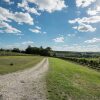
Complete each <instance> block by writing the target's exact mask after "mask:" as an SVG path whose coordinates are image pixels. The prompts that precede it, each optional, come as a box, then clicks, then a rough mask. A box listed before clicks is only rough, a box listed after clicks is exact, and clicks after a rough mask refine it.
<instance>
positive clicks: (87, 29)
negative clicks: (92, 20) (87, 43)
mask: <svg viewBox="0 0 100 100" xmlns="http://www.w3.org/2000/svg"><path fill="white" fill-rule="evenodd" d="M73 28H74V29H76V30H78V31H80V32H94V31H95V30H96V28H94V27H92V26H91V25H86V24H80V25H79V26H75V27H73Z"/></svg>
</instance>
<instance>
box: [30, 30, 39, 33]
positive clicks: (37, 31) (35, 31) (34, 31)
mask: <svg viewBox="0 0 100 100" xmlns="http://www.w3.org/2000/svg"><path fill="white" fill-rule="evenodd" d="M29 30H30V31H31V32H33V33H41V31H40V30H39V29H29Z"/></svg>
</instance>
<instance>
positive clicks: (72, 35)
mask: <svg viewBox="0 0 100 100" xmlns="http://www.w3.org/2000/svg"><path fill="white" fill-rule="evenodd" d="M67 36H68V37H74V36H75V34H67Z"/></svg>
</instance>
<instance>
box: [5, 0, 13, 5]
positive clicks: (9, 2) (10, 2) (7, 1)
mask: <svg viewBox="0 0 100 100" xmlns="http://www.w3.org/2000/svg"><path fill="white" fill-rule="evenodd" d="M3 1H4V2H6V3H8V4H14V2H12V1H11V0H3Z"/></svg>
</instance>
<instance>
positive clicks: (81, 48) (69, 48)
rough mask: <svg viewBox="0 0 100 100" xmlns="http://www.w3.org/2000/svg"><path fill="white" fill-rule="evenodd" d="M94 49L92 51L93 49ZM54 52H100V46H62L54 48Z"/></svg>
mask: <svg viewBox="0 0 100 100" xmlns="http://www.w3.org/2000/svg"><path fill="white" fill-rule="evenodd" d="M91 48H92V49H91ZM52 49H53V50H56V51H79V52H89V51H90V52H97V51H98V52H99V51H100V46H99V45H93V44H92V45H62V46H53V47H52Z"/></svg>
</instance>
